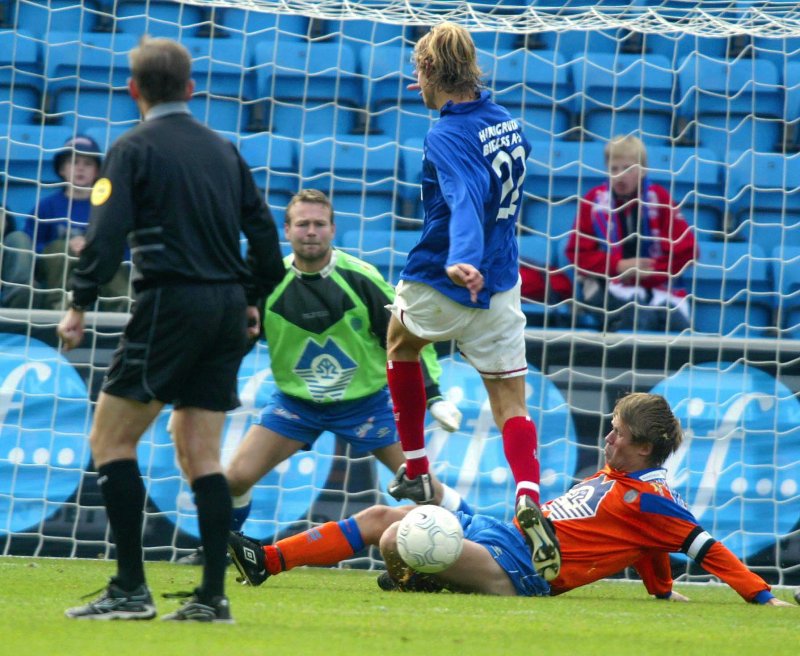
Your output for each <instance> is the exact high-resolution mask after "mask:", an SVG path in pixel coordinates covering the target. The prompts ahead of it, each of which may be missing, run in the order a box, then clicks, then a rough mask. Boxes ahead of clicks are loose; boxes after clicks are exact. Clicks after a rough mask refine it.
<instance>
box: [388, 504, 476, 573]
mask: <svg viewBox="0 0 800 656" xmlns="http://www.w3.org/2000/svg"><path fill="white" fill-rule="evenodd" d="M463 547H464V530H463V529H462V528H461V523H460V522H459V521H458V519H456V516H455V515H454V514H453V513H451V512H450V511H449V510H445V509H444V508H442V507H440V506H417V507H416V508H414V510H412V511H411V512H409V513H408V514H407V515H406V516H405V517H404V518H403V519H402V521H401V522H400V526H398V527H397V551H398V552H399V554H400V558H402V559H403V562H404V563H405V564H406V565H408V566H409V567H411V568H412V569H414V570H416V571H417V572H423V573H425V574H435V573H436V572H441V571H442V570H445V569H447V568H448V567H450V565H452V564H453V563H454V562H456V560H458V557H459V556H460V555H461V549H462V548H463Z"/></svg>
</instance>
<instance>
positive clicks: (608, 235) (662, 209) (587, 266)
mask: <svg viewBox="0 0 800 656" xmlns="http://www.w3.org/2000/svg"><path fill="white" fill-rule="evenodd" d="M642 196H643V197H644V198H645V199H646V200H645V201H644V203H643V207H642V208H640V209H641V213H642V219H643V220H642V222H641V225H642V228H643V230H642V234H641V235H640V239H642V240H644V241H646V242H647V244H646V247H647V249H646V251H645V253H644V254H643V257H651V258H653V259H654V271H656V272H660V273H655V274H651V275H648V276H642V277H641V278H639V279H638V281H637V283H638V284H639V285H641V286H642V287H647V288H650V289H652V288H656V287H658V288H663V289H666V288H667V287H669V289H670V291H671V292H672V293H676V292H677V293H680V292H681V291H682V290H681V289H680V287H681V284H680V282H679V281H678V280H676V279H675V276H677V275H678V274H679V273H680V272H681V271H682V270H683V268H684V267H685V266H686V265H687V264H688V263H689V262H691V261H692V260H693V259H695V257H696V243H695V238H694V234H693V233H692V230H691V228H690V227H689V224H688V223H687V222H686V220H685V219H684V218H683V215H682V214H681V212H680V210H679V209H678V208H677V207H676V206H675V203H674V202H673V200H672V198H671V197H670V195H669V192H668V191H667V190H666V189H664V187H662V186H660V185H657V184H649V183H647V182H646V181H644V182H643V191H642ZM612 202H613V201H612V195H611V192H610V190H609V186H608V184H607V183H606V184H602V185H600V186H598V187H595V188H594V189H592V190H591V191H590V192H589V193H587V194H586V196H584V197H583V198H582V199H581V201H580V203H579V207H578V216H577V218H576V220H575V227H574V230H573V232H572V233H570V237H569V241H568V243H567V257H569V259H570V260H571V261H572V262H574V263H575V265H576V267H577V269H578V271H577V273H578V275H582V276H586V275H595V276H602V277H607V278H611V279H614V282H620V283H621V282H622V280H621V279H619V278H618V277H617V273H616V271H617V264H618V263H619V261H620V260H621V259H623V257H624V256H623V254H622V243H621V239H620V237H619V235H621V229H620V225H619V223H620V221H619V218H618V215H619V211H618V210H617V209H616V208H612V207H611V203H612ZM670 279H672V280H671V282H670ZM637 283H635V282H634V279H631V280H630V281H629V282H626V283H624V284H637ZM683 293H685V291H684V292H683Z"/></svg>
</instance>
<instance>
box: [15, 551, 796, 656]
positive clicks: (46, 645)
mask: <svg viewBox="0 0 800 656" xmlns="http://www.w3.org/2000/svg"><path fill="white" fill-rule="evenodd" d="M113 572H114V564H113V563H112V562H108V561H94V560H67V559H35V558H22V557H7V558H0V653H2V654H9V655H14V656H17V655H19V656H27V655H28V654H37V655H38V654H44V655H51V654H52V655H59V656H61V655H67V656H69V655H72V654H75V655H80V656H93V655H94V654H98V655H100V654H102V655H103V656H108V655H109V654H113V656H128V655H136V656H168V655H171V654H175V655H176V656H177V655H180V656H206V655H208V656H212V655H217V654H225V655H227V654H230V655H232V656H246V655H249V654H253V655H258V656H277V655H279V654H297V655H305V654H314V655H317V654H318V655H320V656H335V655H337V654H346V655H348V656H353V655H358V654H370V655H372V654H375V655H379V656H392V655H394V654H397V655H398V656H399V655H402V656H413V655H416V654H430V655H434V656H439V655H440V654H441V655H442V656H445V655H448V656H450V655H456V656H469V655H472V654H486V655H492V656H494V655H499V654H513V655H514V656H545V655H546V654H555V655H559V656H560V655H566V654H580V655H581V656H589V655H591V654H603V655H604V656H605V655H609V654H613V655H618V654H636V655H638V656H643V655H646V654H659V655H661V656H663V655H665V654H667V655H674V656H681V655H683V654H713V655H714V656H724V655H726V654H736V655H737V656H739V655H742V656H744V655H747V654H758V655H759V656H778V655H781V654H791V655H792V656H795V655H796V652H797V645H798V635H800V633H798V626H800V607H794V608H771V607H762V606H754V605H750V604H746V603H744V602H743V601H742V600H741V599H740V598H739V596H738V595H736V593H734V592H733V591H732V590H730V589H729V588H727V587H724V586H718V585H704V586H701V585H684V586H680V585H679V586H677V589H679V590H680V591H681V592H682V593H683V594H685V595H687V596H688V597H690V598H691V599H692V601H691V602H690V603H688V604H680V603H669V602H664V601H656V600H654V599H651V598H649V597H648V596H647V594H646V592H645V590H644V588H643V587H642V586H641V585H639V584H630V583H624V582H611V581H608V582H601V583H597V584H594V585H591V586H587V587H585V588H581V589H579V590H575V591H573V592H571V593H568V594H566V595H562V596H561V597H554V598H545V599H526V598H495V597H482V596H476V595H454V594H449V593H441V594H427V595H426V594H403V593H397V592H391V593H387V592H383V591H381V590H379V589H378V587H377V585H376V584H375V578H376V576H377V573H376V572H366V571H362V570H328V569H320V568H317V569H312V568H309V569H297V570H294V571H292V572H287V573H284V574H281V575H280V576H276V577H273V578H271V579H269V580H268V581H267V582H266V583H265V584H264V585H263V586H261V587H259V588H249V587H244V586H241V585H239V584H238V583H236V582H235V578H234V574H235V570H234V569H233V568H231V569H230V570H229V573H228V595H229V597H230V600H231V608H232V611H233V616H234V619H235V620H236V624H234V625H233V626H231V625H224V624H216V625H200V624H196V623H187V624H178V623H174V622H161V621H159V620H158V619H156V620H154V621H150V622H97V621H76V620H69V619H67V618H65V617H64V615H63V611H64V609H65V608H67V607H70V606H75V605H79V604H80V603H82V602H81V600H80V597H81V596H82V595H85V594H87V593H89V592H91V591H92V590H94V589H96V588H100V587H102V586H103V585H104V582H105V581H106V579H107V578H108V576H109V575H111V574H112V573H113ZM147 573H148V578H149V584H150V587H151V589H152V591H153V595H154V597H156V604H157V606H158V609H159V613H160V614H165V613H167V612H169V611H170V610H172V609H174V608H176V607H177V605H178V603H179V602H177V601H175V600H172V599H162V598H161V594H162V593H164V592H175V591H178V590H191V589H192V588H193V587H194V586H195V585H196V583H197V581H198V580H199V579H198V577H199V575H200V570H199V569H197V568H193V567H187V566H181V565H174V564H170V563H163V562H157V563H148V564H147ZM776 594H777V595H778V596H780V597H781V598H782V599H786V600H787V601H788V600H791V592H790V590H788V589H781V590H776Z"/></svg>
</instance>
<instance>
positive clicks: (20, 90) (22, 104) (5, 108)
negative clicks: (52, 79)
mask: <svg viewBox="0 0 800 656" xmlns="http://www.w3.org/2000/svg"><path fill="white" fill-rule="evenodd" d="M41 93H42V70H41V66H40V64H39V48H38V45H37V42H36V40H35V39H34V38H33V37H32V36H31V35H30V34H27V33H22V32H16V31H14V30H0V125H3V126H8V125H13V124H19V123H35V122H36V121H37V120H38V119H39V117H40V111H41V107H42V96H41Z"/></svg>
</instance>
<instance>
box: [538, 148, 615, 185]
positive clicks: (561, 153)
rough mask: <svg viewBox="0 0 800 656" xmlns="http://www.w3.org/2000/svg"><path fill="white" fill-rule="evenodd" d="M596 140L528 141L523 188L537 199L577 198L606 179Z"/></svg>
mask: <svg viewBox="0 0 800 656" xmlns="http://www.w3.org/2000/svg"><path fill="white" fill-rule="evenodd" d="M603 149H604V145H603V144H602V143H600V142H597V141H552V142H536V141H532V142H531V154H530V156H529V157H528V162H527V171H528V177H527V178H526V180H525V191H527V192H529V193H530V194H532V195H533V197H534V199H537V200H542V199H545V200H554V199H555V200H558V199H563V198H580V197H582V196H583V195H584V194H585V193H586V192H587V191H589V189H591V188H592V187H595V186H597V185H599V184H602V183H603V182H605V181H606V180H607V179H608V173H607V171H606V165H605V159H604V156H603Z"/></svg>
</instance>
